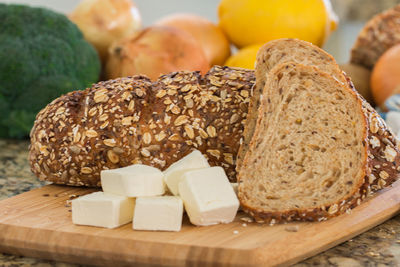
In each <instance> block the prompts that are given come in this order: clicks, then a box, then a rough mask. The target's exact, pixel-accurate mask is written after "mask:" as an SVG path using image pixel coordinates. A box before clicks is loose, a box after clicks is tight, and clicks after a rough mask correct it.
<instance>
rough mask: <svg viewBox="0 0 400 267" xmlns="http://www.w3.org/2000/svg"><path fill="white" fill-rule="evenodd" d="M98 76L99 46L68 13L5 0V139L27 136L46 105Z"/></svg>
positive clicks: (1, 41)
mask: <svg viewBox="0 0 400 267" xmlns="http://www.w3.org/2000/svg"><path fill="white" fill-rule="evenodd" d="M99 75H100V60H99V57H98V55H97V52H96V50H95V49H94V48H93V47H92V46H91V45H90V44H89V43H88V42H87V41H85V40H84V39H83V35H82V33H81V32H80V31H79V29H78V28H77V26H76V25H75V24H73V23H72V22H71V21H69V20H68V18H67V17H66V16H64V15H62V14H58V13H56V12H53V11H50V10H48V9H44V8H32V7H29V6H23V5H6V4H0V138H2V137H3V138H4V137H6V138H9V137H11V138H24V137H27V136H28V135H29V131H30V129H31V128H32V126H33V122H34V119H35V116H36V114H37V113H38V112H39V111H40V110H41V109H42V108H44V107H45V106H46V105H47V104H48V103H50V102H51V101H52V100H53V99H54V98H57V97H58V96H60V95H62V94H65V93H67V92H70V91H73V90H80V89H85V88H86V87H88V86H90V85H91V84H92V83H95V82H97V81H98V78H99Z"/></svg>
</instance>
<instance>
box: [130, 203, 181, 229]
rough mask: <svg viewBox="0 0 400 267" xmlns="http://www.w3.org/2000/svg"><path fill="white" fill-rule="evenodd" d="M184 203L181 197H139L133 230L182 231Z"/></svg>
mask: <svg viewBox="0 0 400 267" xmlns="http://www.w3.org/2000/svg"><path fill="white" fill-rule="evenodd" d="M182 215H183V203H182V200H181V199H180V198H179V197H175V196H164V197H139V198H137V199H136V206H135V212H134V216H133V225H132V226H133V229H135V230H150V231H180V230H181V226H182Z"/></svg>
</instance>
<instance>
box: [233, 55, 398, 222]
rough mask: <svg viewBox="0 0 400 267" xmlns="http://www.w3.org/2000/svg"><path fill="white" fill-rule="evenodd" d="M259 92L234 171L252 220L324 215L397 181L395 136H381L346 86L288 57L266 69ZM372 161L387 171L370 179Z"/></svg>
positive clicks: (378, 125) (379, 125) (380, 125)
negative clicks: (248, 139) (244, 149)
mask: <svg viewBox="0 0 400 267" xmlns="http://www.w3.org/2000/svg"><path fill="white" fill-rule="evenodd" d="M257 79H258V77H257ZM262 96H263V97H262V100H261V103H260V107H259V111H258V112H259V113H258V114H259V116H258V120H257V124H256V127H255V131H254V135H253V137H252V139H251V142H250V145H249V149H248V151H247V153H246V154H245V157H244V161H243V164H242V166H241V168H240V169H238V182H239V187H238V196H239V199H240V202H241V205H242V207H243V209H244V210H245V211H246V212H248V213H250V214H251V215H252V216H253V217H254V218H255V219H256V220H257V221H258V222H269V223H275V222H279V221H291V220H310V221H315V220H318V221H320V220H325V219H327V218H329V217H332V216H336V215H338V214H341V213H343V212H345V211H346V210H348V209H350V208H352V207H354V206H356V205H358V204H360V203H361V200H363V199H364V198H365V197H367V196H368V195H370V194H371V192H372V191H373V188H372V187H373V186H375V188H374V189H379V188H382V187H383V186H385V185H387V184H388V183H391V182H392V181H393V180H395V179H397V178H398V170H399V168H398V166H399V151H398V149H397V148H396V146H395V145H396V144H397V143H396V140H395V139H391V140H389V139H387V138H386V139H387V141H383V140H384V139H385V138H383V136H381V135H380V134H382V135H385V136H386V137H388V133H387V132H386V129H385V128H384V124H383V122H382V121H381V119H380V118H379V117H376V116H375V115H372V113H369V112H368V111H367V110H366V109H365V107H363V100H362V99H361V98H360V97H359V95H358V94H357V92H356V91H354V90H352V89H351V88H350V87H349V86H348V85H347V84H345V85H344V84H342V83H340V82H338V81H337V80H336V79H335V78H333V77H332V76H330V75H329V74H327V73H326V72H322V71H321V70H319V69H318V68H316V67H312V66H306V65H302V64H298V63H293V62H291V63H284V64H279V65H277V66H275V67H274V68H273V69H272V70H271V71H270V72H269V73H268V79H267V81H266V84H265V86H264V90H263V93H262ZM368 131H370V132H374V133H375V134H378V137H376V140H369V139H368V136H369V133H368ZM374 144H375V145H374ZM376 149H378V150H379V151H376ZM266 151H268V152H267V153H266ZM385 151H386V153H385ZM373 154H374V155H376V156H374V155H373ZM389 154H390V155H389ZM384 155H386V156H387V157H386V156H384ZM378 162H381V163H383V162H385V163H384V164H382V165H383V166H382V165H381V166H377V168H385V170H383V169H381V170H380V172H379V173H380V174H379V177H376V176H374V175H371V172H372V169H373V168H374V167H372V166H374V165H378V164H377V163H378ZM388 163H389V164H391V166H389V164H388ZM389 169H391V170H394V171H395V174H397V175H395V174H393V173H392V174H389V173H388V172H387V171H388V170H389Z"/></svg>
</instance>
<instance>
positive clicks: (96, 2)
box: [69, 0, 141, 62]
mask: <svg viewBox="0 0 400 267" xmlns="http://www.w3.org/2000/svg"><path fill="white" fill-rule="evenodd" d="M69 18H70V20H71V21H73V22H74V23H76V24H77V25H78V27H79V29H80V30H81V31H82V32H83V35H84V37H85V39H86V40H88V41H89V42H90V43H91V44H93V45H94V46H95V47H96V49H97V51H98V52H99V55H100V58H101V59H102V62H105V59H106V57H107V51H108V48H109V46H110V45H111V44H112V42H114V41H115V40H119V39H122V38H125V37H127V36H130V35H132V34H133V33H135V32H136V31H138V30H139V29H140V28H141V17H140V14H139V10H138V9H137V7H136V6H135V4H134V3H133V2H132V1H131V0H83V1H82V2H80V3H79V5H78V6H77V7H76V8H75V10H74V11H73V12H72V13H71V14H70V15H69Z"/></svg>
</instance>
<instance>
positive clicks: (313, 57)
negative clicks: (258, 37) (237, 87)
mask: <svg viewBox="0 0 400 267" xmlns="http://www.w3.org/2000/svg"><path fill="white" fill-rule="evenodd" d="M285 62H297V63H302V64H305V65H309V66H316V67H318V68H320V69H321V70H322V71H324V72H327V73H329V74H331V75H333V76H334V78H335V79H337V80H338V81H340V82H341V83H347V80H346V78H345V77H344V76H343V73H342V71H341V70H340V68H339V66H338V65H337V64H336V62H335V59H334V58H333V57H332V56H331V55H329V54H328V53H327V52H325V51H324V50H322V49H320V48H319V47H317V46H315V45H313V44H311V43H309V42H306V41H302V40H298V39H278V40H274V41H271V42H268V43H266V44H265V45H264V46H263V47H261V48H260V50H259V51H258V53H257V61H256V70H255V72H256V77H257V79H256V84H255V86H254V88H253V92H252V97H251V101H250V106H249V112H248V116H247V119H246V122H245V128H244V134H243V139H242V140H241V146H240V148H239V152H238V156H237V161H236V166H237V168H240V165H241V162H242V160H243V157H244V154H245V153H246V151H247V148H248V145H249V143H250V140H251V138H252V136H253V133H254V128H255V126H256V122H257V115H258V107H259V105H260V97H261V95H262V91H263V88H264V85H265V82H266V81H267V74H268V72H269V71H270V70H271V69H272V68H273V67H274V66H275V65H277V64H279V63H285Z"/></svg>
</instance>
